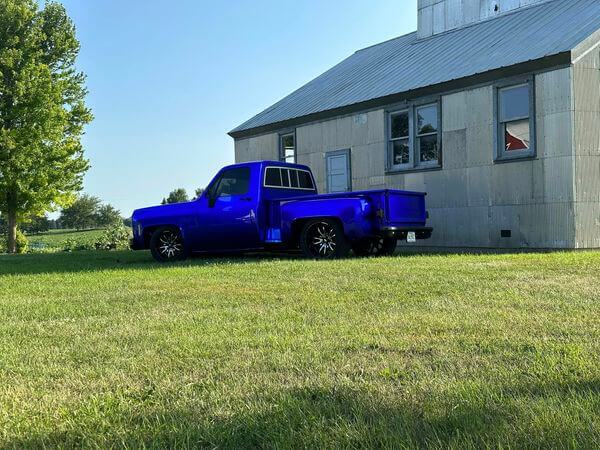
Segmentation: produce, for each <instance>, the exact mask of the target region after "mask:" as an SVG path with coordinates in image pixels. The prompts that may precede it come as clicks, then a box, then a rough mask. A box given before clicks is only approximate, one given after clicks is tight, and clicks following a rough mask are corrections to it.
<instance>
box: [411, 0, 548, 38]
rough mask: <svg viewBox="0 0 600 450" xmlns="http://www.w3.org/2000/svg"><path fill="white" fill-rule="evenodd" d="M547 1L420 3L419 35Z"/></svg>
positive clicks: (427, 0)
mask: <svg viewBox="0 0 600 450" xmlns="http://www.w3.org/2000/svg"><path fill="white" fill-rule="evenodd" d="M545 1H549V0H419V3H418V23H419V25H418V36H419V37H421V38H424V37H428V36H432V35H434V34H438V33H443V32H444V31H449V30H453V29H455V28H459V27H462V26H465V25H468V24H471V23H475V22H479V21H481V20H485V19H489V18H492V17H495V16H498V15H500V14H503V13H506V12H509V11H512V10H514V9H517V8H522V7H525V6H530V5H532V4H534V3H542V2H545Z"/></svg>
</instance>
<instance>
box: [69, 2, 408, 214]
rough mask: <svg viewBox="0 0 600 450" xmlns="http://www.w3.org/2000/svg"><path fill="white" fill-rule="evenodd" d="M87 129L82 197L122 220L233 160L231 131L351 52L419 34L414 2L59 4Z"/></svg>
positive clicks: (203, 182)
mask: <svg viewBox="0 0 600 450" xmlns="http://www.w3.org/2000/svg"><path fill="white" fill-rule="evenodd" d="M63 3H64V5H65V6H66V7H67V10H68V12H69V14H70V16H71V17H72V18H73V20H74V21H75V24H76V26H77V32H78V37H79V39H80V41H81V45H82V49H81V54H80V58H79V67H80V68H81V69H82V70H83V71H84V72H85V73H86V74H87V75H88V82H87V85H88V88H89V90H90V95H89V97H88V103H89V105H90V106H91V108H92V109H93V112H94V115H95V117H96V119H95V121H94V122H93V123H92V124H91V125H90V126H89V127H88V128H87V134H86V136H85V139H84V144H85V149H86V155H87V157H88V158H89V159H90V161H91V165H92V168H91V169H90V171H89V172H88V174H87V175H86V178H85V192H87V193H90V194H93V195H96V196H98V197H100V198H101V199H102V200H104V201H106V202H109V203H112V204H113V205H115V206H116V207H117V208H119V209H120V210H121V212H122V214H123V215H124V216H128V215H130V214H131V212H132V210H133V209H135V208H138V207H141V206H147V205H151V204H157V203H159V202H160V200H161V199H162V198H163V197H164V196H166V195H167V194H168V192H169V191H170V190H172V189H174V188H177V187H184V188H186V189H187V190H188V192H193V190H194V189H195V188H197V187H203V186H205V185H206V184H207V183H208V182H209V181H210V179H211V177H212V175H213V174H214V173H215V172H216V170H217V169H219V168H220V167H221V166H223V165H225V164H229V163H232V162H233V160H234V152H233V140H232V139H231V138H230V137H229V136H228V135H227V132H228V131H230V130H231V129H233V128H234V127H236V126H237V125H239V124H240V123H242V122H244V121H245V120H246V119H249V118H250V117H251V116H253V115H254V114H256V113H258V112H260V111H262V110H263V109H265V108H266V107H268V106H270V105H271V104H273V103H274V102H276V101H278V100H280V99H281V98H283V97H284V96H285V95H287V94H289V93H290V92H292V91H294V90H295V89H297V88H299V87H300V86H302V85H303V84H305V83H306V82H308V81H310V80H311V79H313V78H314V77H316V76H318V75H320V74H321V73H322V72H324V71H325V70H327V69H329V68H330V67H332V66H333V65H335V64H336V63H338V62H339V61H341V60H343V59H344V58H346V57H347V56H349V55H351V54H352V53H354V52H355V51H356V50H358V49H360V48H363V47H366V46H369V45H372V44H376V43H378V42H382V41H384V40H387V39H390V38H393V37H396V36H400V35H402V34H405V33H408V32H411V31H414V30H415V29H416V0H378V1H376V2H370V1H364V0H362V1H359V0H344V1H342V0H327V1H318V0H306V1H303V2H296V1H292V0H245V1H241V0H238V1H232V2H213V1H210V2H209V1H204V0H172V1H164V0H163V1H158V0H127V1H123V0H96V1H90V0H63Z"/></svg>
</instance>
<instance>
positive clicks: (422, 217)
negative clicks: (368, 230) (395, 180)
mask: <svg viewBox="0 0 600 450" xmlns="http://www.w3.org/2000/svg"><path fill="white" fill-rule="evenodd" d="M425 195H426V194H424V193H421V192H406V191H392V190H388V191H385V193H384V202H383V203H384V207H383V209H384V218H383V219H384V220H383V222H384V225H385V226H393V227H404V226H424V225H425V223H426V222H427V212H426V210H425Z"/></svg>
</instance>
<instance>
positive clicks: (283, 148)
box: [279, 132, 296, 164]
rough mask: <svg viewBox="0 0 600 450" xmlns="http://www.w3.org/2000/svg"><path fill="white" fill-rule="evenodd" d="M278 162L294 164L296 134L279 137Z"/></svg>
mask: <svg viewBox="0 0 600 450" xmlns="http://www.w3.org/2000/svg"><path fill="white" fill-rule="evenodd" d="M279 161H281V162H286V163H292V164H295V163H296V133H295V132H291V133H285V134H280V135H279Z"/></svg>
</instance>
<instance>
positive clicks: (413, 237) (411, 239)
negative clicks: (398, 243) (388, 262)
mask: <svg viewBox="0 0 600 450" xmlns="http://www.w3.org/2000/svg"><path fill="white" fill-rule="evenodd" d="M406 242H408V243H409V244H414V243H415V242H417V233H416V232H415V231H409V232H408V233H407V234H406Z"/></svg>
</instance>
